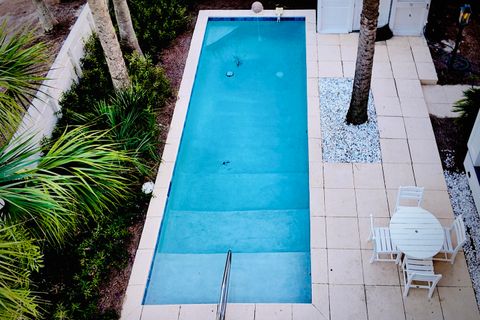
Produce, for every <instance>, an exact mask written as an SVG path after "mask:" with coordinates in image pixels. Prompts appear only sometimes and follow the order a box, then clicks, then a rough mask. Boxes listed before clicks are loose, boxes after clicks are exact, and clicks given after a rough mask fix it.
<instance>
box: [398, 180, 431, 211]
mask: <svg viewBox="0 0 480 320" xmlns="http://www.w3.org/2000/svg"><path fill="white" fill-rule="evenodd" d="M423 190H424V188H423V187H415V186H405V187H399V188H398V194H397V204H396V206H395V212H397V211H398V210H399V209H401V208H402V207H412V206H413V207H420V205H421V204H422V200H423Z"/></svg>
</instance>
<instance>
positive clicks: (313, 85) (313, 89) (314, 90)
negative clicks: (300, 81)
mask: <svg viewBox="0 0 480 320" xmlns="http://www.w3.org/2000/svg"><path fill="white" fill-rule="evenodd" d="M307 92H308V95H309V96H311V97H317V99H318V94H319V92H318V79H313V78H309V79H307Z"/></svg>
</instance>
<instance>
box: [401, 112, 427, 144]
mask: <svg viewBox="0 0 480 320" xmlns="http://www.w3.org/2000/svg"><path fill="white" fill-rule="evenodd" d="M404 121H405V130H406V131H407V137H408V139H430V140H433V141H435V135H434V134H433V127H432V123H431V122H430V119H429V118H405V119H404Z"/></svg>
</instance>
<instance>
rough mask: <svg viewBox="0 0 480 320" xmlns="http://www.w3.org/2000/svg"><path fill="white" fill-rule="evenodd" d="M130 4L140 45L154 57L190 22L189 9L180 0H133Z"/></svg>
mask: <svg viewBox="0 0 480 320" xmlns="http://www.w3.org/2000/svg"><path fill="white" fill-rule="evenodd" d="M128 5H129V8H130V13H131V16H132V21H133V27H134V29H135V33H136V34H137V37H138V41H139V42H140V47H141V48H142V49H143V51H144V52H147V53H149V54H151V55H152V56H153V57H156V55H157V54H158V53H159V51H160V49H162V48H164V47H166V46H167V45H168V44H169V43H170V41H171V40H173V39H174V38H175V36H176V35H177V34H178V33H179V32H181V31H182V30H183V29H185V27H186V26H187V23H188V17H187V9H186V8H185V6H183V5H182V4H181V2H180V1H178V0H132V1H129V3H128ZM146 21H148V22H147V23H146Z"/></svg>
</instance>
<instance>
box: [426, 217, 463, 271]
mask: <svg viewBox="0 0 480 320" xmlns="http://www.w3.org/2000/svg"><path fill="white" fill-rule="evenodd" d="M443 232H444V233H445V241H444V242H443V246H442V249H440V252H439V253H438V255H437V256H436V257H434V258H433V260H436V261H449V262H450V263H451V264H453V263H454V262H455V257H456V256H457V253H458V251H460V249H461V248H462V246H463V245H464V244H465V242H466V241H467V236H466V230H465V224H464V223H463V215H459V216H458V217H456V218H455V221H453V224H452V225H451V226H450V227H449V228H443Z"/></svg>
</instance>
